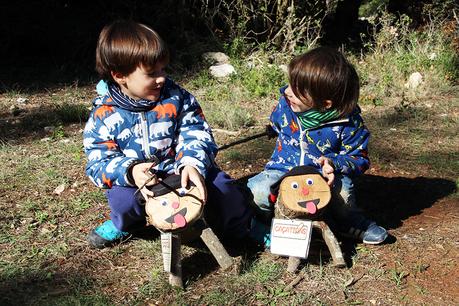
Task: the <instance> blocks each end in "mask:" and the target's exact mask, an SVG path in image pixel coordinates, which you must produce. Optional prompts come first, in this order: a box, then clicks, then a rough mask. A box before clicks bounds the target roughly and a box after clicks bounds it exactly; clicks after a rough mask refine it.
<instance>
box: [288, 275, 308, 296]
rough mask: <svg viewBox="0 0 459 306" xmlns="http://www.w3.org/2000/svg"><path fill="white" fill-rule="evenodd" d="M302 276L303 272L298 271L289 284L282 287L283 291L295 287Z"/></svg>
mask: <svg viewBox="0 0 459 306" xmlns="http://www.w3.org/2000/svg"><path fill="white" fill-rule="evenodd" d="M303 278H304V273H300V274H298V276H297V277H295V278H294V279H293V280H292V281H291V282H290V284H288V285H287V286H285V288H284V292H289V291H291V290H292V289H293V288H295V286H296V285H298V284H299V283H300V282H301V281H302V280H303Z"/></svg>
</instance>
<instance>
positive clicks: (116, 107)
mask: <svg viewBox="0 0 459 306" xmlns="http://www.w3.org/2000/svg"><path fill="white" fill-rule="evenodd" d="M168 60H169V54H168V51H167V49H166V47H165V44H164V42H163V41H162V39H161V38H160V37H159V36H158V34H157V33H156V32H155V31H153V30H152V29H150V28H148V27H147V26H145V25H142V24H138V23H135V22H132V21H117V22H114V23H112V24H110V25H108V26H106V27H105V28H104V29H103V30H102V32H101V34H100V36H99V41H98V46H97V51H96V70H97V71H98V73H99V74H100V75H101V77H102V79H103V81H102V82H101V83H99V84H98V86H97V90H98V94H99V96H98V97H97V98H96V99H95V100H94V102H93V104H94V109H93V110H92V112H91V114H90V117H89V119H88V121H87V124H86V127H85V130H84V148H85V153H86V155H87V159H88V163H87V166H86V173H87V175H88V176H89V178H90V179H91V181H92V182H93V183H94V184H95V185H96V186H98V187H100V188H103V189H107V191H106V196H107V199H108V204H109V206H110V209H111V212H110V218H111V219H110V220H107V221H105V222H104V223H103V224H101V225H99V226H98V227H96V228H95V229H94V230H93V231H91V233H90V234H89V236H88V241H89V243H90V245H92V246H93V247H96V248H103V247H106V246H110V245H112V244H113V243H115V242H117V241H120V240H122V239H123V238H127V237H128V236H129V232H132V231H133V230H135V229H138V228H141V227H143V226H145V223H146V218H145V216H146V213H145V207H144V206H143V205H142V204H140V203H139V202H138V200H137V197H136V191H137V190H138V189H140V192H141V194H142V195H143V196H144V197H148V196H154V195H153V193H152V192H151V191H150V190H148V189H147V188H146V186H151V185H154V184H156V183H157V182H158V178H159V177H161V176H165V175H167V174H173V173H175V174H180V175H181V181H182V187H186V186H187V185H188V184H189V182H190V181H191V182H192V183H193V184H194V185H195V186H196V187H197V188H198V190H199V191H200V194H201V196H202V198H201V200H202V201H203V202H206V201H208V202H209V203H208V204H207V205H206V206H205V212H206V211H211V212H212V215H213V216H215V217H216V220H214V222H211V220H208V221H209V223H210V225H211V226H213V227H214V229H215V230H216V231H217V233H220V234H223V235H226V236H229V235H231V236H232V237H236V238H238V237H243V236H245V235H246V234H247V228H248V225H247V223H248V222H249V219H250V217H251V211H250V208H249V207H247V206H246V204H245V201H244V197H243V195H242V192H241V191H240V190H239V188H238V187H237V185H235V184H234V182H233V180H232V179H231V178H230V177H229V176H228V175H227V174H226V173H224V172H223V171H221V170H220V169H218V168H217V167H216V165H215V163H214V158H215V155H216V153H217V146H216V144H215V142H214V139H213V136H212V133H211V130H210V127H209V125H208V124H207V122H206V121H205V118H204V115H203V113H202V109H201V107H200V106H199V104H198V102H197V101H196V99H195V98H194V97H193V95H191V94H190V93H189V92H187V91H186V90H185V89H183V88H181V87H180V86H178V85H177V84H175V83H174V82H173V81H172V80H171V79H169V78H167V77H166V74H165V72H164V68H165V66H166V64H167V62H168ZM150 168H153V169H154V172H155V173H156V175H155V176H154V177H153V179H151V173H152V172H151V171H149V170H150ZM150 179H151V181H149V180H150ZM229 195H231V197H229ZM229 199H231V200H229ZM215 227H216V228H215Z"/></svg>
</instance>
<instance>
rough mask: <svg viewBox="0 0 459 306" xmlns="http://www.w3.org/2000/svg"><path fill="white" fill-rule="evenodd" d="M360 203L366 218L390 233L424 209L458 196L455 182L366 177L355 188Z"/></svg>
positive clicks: (417, 178)
mask: <svg viewBox="0 0 459 306" xmlns="http://www.w3.org/2000/svg"><path fill="white" fill-rule="evenodd" d="M356 188H357V199H358V200H357V201H358V203H359V205H360V206H361V207H362V208H363V209H364V211H365V212H366V213H367V215H368V216H369V217H371V218H373V219H374V220H375V221H376V222H377V223H379V224H380V225H382V226H385V227H386V228H388V229H394V228H397V227H400V226H401V225H402V224H403V220H405V219H407V218H408V217H410V216H414V215H419V214H421V213H422V211H423V210H424V209H425V208H428V207H431V206H432V205H434V204H435V203H436V202H437V201H438V200H440V199H442V198H444V197H446V196H448V195H451V194H453V193H455V192H456V184H455V182H453V181H451V180H447V179H442V178H429V177H416V178H406V177H384V176H377V175H363V176H362V177H361V178H360V179H359V180H358V182H357V184H356Z"/></svg>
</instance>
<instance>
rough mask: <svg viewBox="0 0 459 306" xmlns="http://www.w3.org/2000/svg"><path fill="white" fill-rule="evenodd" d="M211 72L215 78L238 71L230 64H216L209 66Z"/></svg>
mask: <svg viewBox="0 0 459 306" xmlns="http://www.w3.org/2000/svg"><path fill="white" fill-rule="evenodd" d="M209 72H210V74H211V75H212V76H213V77H215V78H224V77H227V76H230V75H231V74H233V73H236V70H235V69H234V67H233V66H232V65H230V64H221V65H214V66H210V67H209Z"/></svg>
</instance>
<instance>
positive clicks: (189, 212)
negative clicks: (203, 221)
mask: <svg viewBox="0 0 459 306" xmlns="http://www.w3.org/2000/svg"><path fill="white" fill-rule="evenodd" d="M175 191H176V192H177V193H178V194H180V195H181V196H178V195H177V194H176V193H174V192H172V191H171V192H169V193H166V194H163V195H160V196H156V197H152V198H150V197H149V198H148V199H147V201H146V203H145V211H146V212H147V215H148V220H149V223H151V224H152V225H153V226H155V227H156V228H157V229H159V230H161V231H174V230H180V229H184V228H185V227H186V226H187V225H188V224H191V223H193V222H194V221H196V220H197V219H199V218H200V217H201V214H202V210H203V207H204V205H203V203H202V201H201V200H200V193H199V190H198V188H196V187H194V186H193V187H191V188H190V189H185V188H177V189H175Z"/></svg>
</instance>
